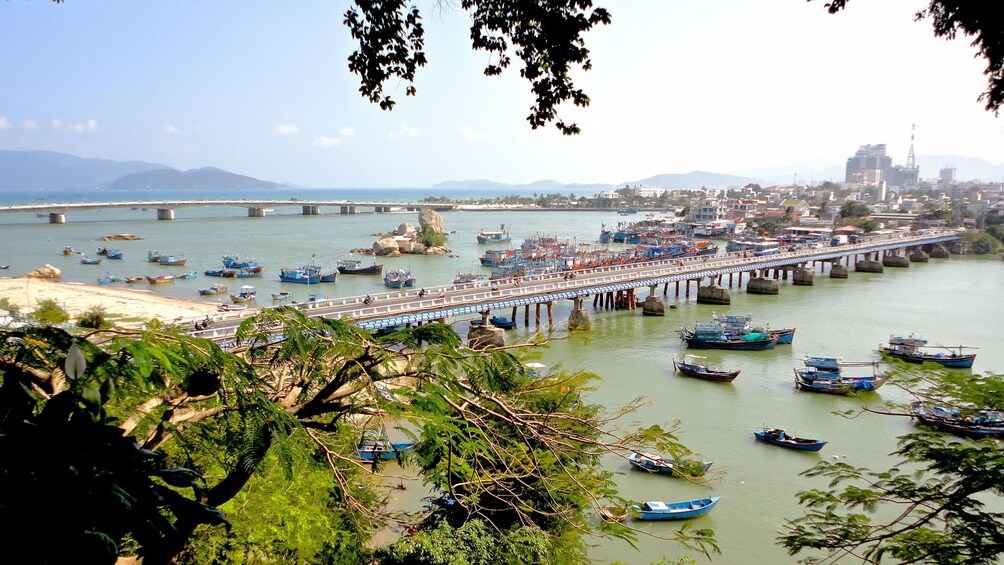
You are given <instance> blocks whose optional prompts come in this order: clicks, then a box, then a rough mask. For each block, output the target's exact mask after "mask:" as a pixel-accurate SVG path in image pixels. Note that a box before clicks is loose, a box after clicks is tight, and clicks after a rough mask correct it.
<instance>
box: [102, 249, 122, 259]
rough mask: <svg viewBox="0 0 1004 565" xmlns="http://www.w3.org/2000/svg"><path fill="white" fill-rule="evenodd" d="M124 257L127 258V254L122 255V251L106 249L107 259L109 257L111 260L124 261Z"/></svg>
mask: <svg viewBox="0 0 1004 565" xmlns="http://www.w3.org/2000/svg"><path fill="white" fill-rule="evenodd" d="M124 256H125V254H124V253H122V250H121V249H106V250H105V257H108V258H109V259H115V260H119V259H122V257H124Z"/></svg>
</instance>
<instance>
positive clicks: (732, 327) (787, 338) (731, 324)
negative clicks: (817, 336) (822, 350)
mask: <svg viewBox="0 0 1004 565" xmlns="http://www.w3.org/2000/svg"><path fill="white" fill-rule="evenodd" d="M711 319H712V321H714V322H717V323H719V324H722V325H724V326H725V333H726V334H728V335H733V336H743V335H746V334H748V333H750V332H760V333H766V334H767V335H771V336H774V337H776V338H777V340H776V341H775V343H776V344H778V345H781V344H789V345H790V344H791V343H792V342H793V341H794V340H795V328H782V329H779V330H775V329H771V328H770V326H769V325H768V326H767V327H766V328H755V327H753V315H752V314H746V315H733V314H718V313H717V312H712V313H711Z"/></svg>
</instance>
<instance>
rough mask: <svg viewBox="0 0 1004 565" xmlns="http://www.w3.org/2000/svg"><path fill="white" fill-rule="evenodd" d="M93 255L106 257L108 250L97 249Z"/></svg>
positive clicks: (103, 248) (104, 248)
mask: <svg viewBox="0 0 1004 565" xmlns="http://www.w3.org/2000/svg"><path fill="white" fill-rule="evenodd" d="M94 253H95V254H96V255H106V256H107V255H108V248H107V247H99V248H98V249H97V251H95V252H94Z"/></svg>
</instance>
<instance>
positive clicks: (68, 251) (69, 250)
mask: <svg viewBox="0 0 1004 565" xmlns="http://www.w3.org/2000/svg"><path fill="white" fill-rule="evenodd" d="M74 253H76V251H74V250H73V248H72V247H70V246H69V245H67V246H66V247H64V248H63V255H67V256H69V255H73V254H74Z"/></svg>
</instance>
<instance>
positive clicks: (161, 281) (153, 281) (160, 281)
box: [146, 275, 174, 284]
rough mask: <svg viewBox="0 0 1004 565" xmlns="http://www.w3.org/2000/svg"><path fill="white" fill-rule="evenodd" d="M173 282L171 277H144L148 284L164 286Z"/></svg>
mask: <svg viewBox="0 0 1004 565" xmlns="http://www.w3.org/2000/svg"><path fill="white" fill-rule="evenodd" d="M173 280H174V277H172V276H171V275H157V276H155V277H146V282H148V283H150V284H165V283H169V282H171V281H173Z"/></svg>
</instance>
